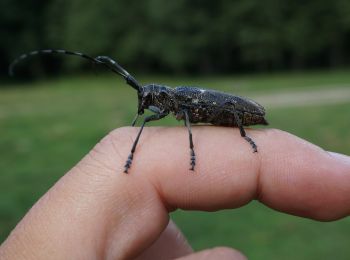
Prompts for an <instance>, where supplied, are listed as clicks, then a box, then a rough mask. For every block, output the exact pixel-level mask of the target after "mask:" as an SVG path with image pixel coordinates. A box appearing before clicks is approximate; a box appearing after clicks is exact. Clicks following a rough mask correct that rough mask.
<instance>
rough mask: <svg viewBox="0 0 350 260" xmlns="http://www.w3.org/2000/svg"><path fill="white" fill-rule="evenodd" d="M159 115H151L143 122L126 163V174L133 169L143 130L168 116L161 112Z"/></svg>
mask: <svg viewBox="0 0 350 260" xmlns="http://www.w3.org/2000/svg"><path fill="white" fill-rule="evenodd" d="M158 112H159V113H157V114H154V115H150V116H147V117H145V119H144V120H143V123H142V125H141V128H140V131H139V133H138V134H137V137H136V139H135V141H134V143H133V145H132V148H131V152H130V155H129V156H128V159H127V160H126V163H125V166H124V172H125V173H128V170H129V168H130V167H131V164H132V159H133V158H134V152H135V150H136V146H137V143H138V142H139V139H140V136H141V133H142V131H143V128H144V127H145V125H146V123H147V122H150V121H156V120H159V119H161V118H163V117H165V116H167V115H168V113H161V112H160V111H158Z"/></svg>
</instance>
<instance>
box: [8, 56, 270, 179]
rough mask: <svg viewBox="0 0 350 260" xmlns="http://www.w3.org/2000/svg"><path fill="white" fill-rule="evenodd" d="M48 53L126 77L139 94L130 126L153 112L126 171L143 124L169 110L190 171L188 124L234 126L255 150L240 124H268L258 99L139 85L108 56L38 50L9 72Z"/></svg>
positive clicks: (182, 88) (208, 91)
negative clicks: (185, 141)
mask: <svg viewBox="0 0 350 260" xmlns="http://www.w3.org/2000/svg"><path fill="white" fill-rule="evenodd" d="M51 53H59V54H68V55H77V56H80V57H83V58H85V59H88V60H90V61H92V62H93V63H97V64H102V65H105V66H106V67H108V68H109V69H110V70H112V71H113V72H115V73H118V74H120V75H121V76H122V77H123V78H124V79H125V80H126V82H127V84H129V85H130V86H131V87H133V88H134V89H136V90H137V94H138V110H137V114H136V116H135V118H134V120H133V122H132V126H134V125H135V123H136V121H137V119H138V116H139V115H142V114H143V113H144V110H145V109H148V110H150V111H152V112H153V113H154V114H153V115H150V116H147V117H145V119H144V120H143V123H142V125H141V128H140V130H139V132H138V135H137V137H136V139H135V141H134V143H133V146H132V148H131V153H130V155H129V157H128V159H127V161H126V164H125V169H124V172H125V173H127V172H128V170H129V168H130V166H131V164H132V160H133V157H134V152H135V149H136V146H137V143H138V141H139V138H140V135H141V133H142V130H143V128H144V126H145V124H146V123H147V122H149V121H155V120H159V119H161V118H163V117H165V116H167V115H168V114H169V113H173V114H174V115H175V117H176V119H177V120H184V122H185V126H186V127H187V129H188V133H189V141H190V152H191V161H190V165H191V168H190V170H192V171H193V170H194V166H195V164H196V156H195V153H194V146H193V140H192V132H191V123H193V124H196V123H209V124H212V125H217V126H236V127H238V128H239V130H240V134H241V136H242V137H243V138H244V139H245V140H247V142H248V143H249V144H250V145H251V147H252V148H253V151H254V152H257V146H256V144H255V143H254V141H253V140H252V139H251V138H250V137H248V136H247V135H246V133H245V131H244V128H243V126H250V125H257V124H261V125H267V124H268V123H267V121H266V120H265V118H264V116H265V109H264V107H263V106H261V105H260V104H258V103H257V102H255V101H253V100H251V99H248V98H245V97H240V96H235V95H232V94H228V93H223V92H219V91H216V90H207V89H202V88H198V87H187V86H181V87H176V88H171V87H168V86H165V85H159V84H149V85H145V86H142V85H140V84H139V83H138V82H137V81H136V79H135V78H134V77H133V76H131V75H130V74H129V73H128V72H127V71H126V70H125V69H124V68H123V67H121V66H120V65H119V64H118V63H117V62H116V61H114V60H113V59H111V58H110V57H108V56H98V57H96V58H93V57H91V56H88V55H86V54H83V53H80V52H72V51H66V50H51V49H49V50H38V51H32V52H30V53H28V54H23V55H21V56H20V57H18V58H17V59H16V60H14V61H13V62H12V63H11V65H10V67H9V73H10V75H13V69H14V67H15V65H16V64H17V63H18V62H19V61H21V60H23V59H25V58H27V57H28V56H33V55H37V54H51Z"/></svg>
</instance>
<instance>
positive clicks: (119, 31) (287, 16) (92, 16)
mask: <svg viewBox="0 0 350 260" xmlns="http://www.w3.org/2000/svg"><path fill="white" fill-rule="evenodd" d="M0 38H1V41H0V57H1V60H0V68H1V72H2V74H3V72H4V71H6V67H7V65H8V63H9V62H10V61H11V60H12V59H13V58H14V57H16V56H17V55H18V54H21V53H23V52H26V51H30V50H35V49H39V48H59V49H61V48H64V49H69V50H77V51H82V52H86V53H88V54H90V55H109V56H111V57H114V58H116V59H117V60H118V61H119V62H120V63H122V64H124V65H125V66H127V67H128V68H130V67H132V68H133V70H137V69H139V70H143V71H150V72H157V73H232V72H242V71H268V70H288V69H306V68H320V67H330V68H333V67H341V66H346V65H349V64H350V59H349V58H350V47H349V46H350V1H349V0H333V1H328V0H303V1H302V0H285V1H279V0H265V1H260V0H242V1H231V0H216V1H208V0H202V1H199V0H192V1H185V0H176V1H161V0H144V1H134V0H105V1H103V2H101V1H98V0H90V1H85V0H32V1H23V0H2V1H1V2H0ZM31 62H32V65H31V66H27V68H26V69H25V71H26V73H28V74H32V75H38V74H41V73H44V72H47V71H53V70H55V69H57V68H60V69H62V70H66V71H74V70H77V69H84V68H85V67H86V62H82V61H80V60H79V59H73V58H69V59H67V58H65V59H62V57H61V58H59V57H55V58H54V59H51V58H47V57H46V58H38V59H34V60H33V61H31ZM33 63H34V64H33ZM34 65H35V66H34ZM36 65H38V66H36ZM39 65H42V66H39ZM22 69H23V68H22Z"/></svg>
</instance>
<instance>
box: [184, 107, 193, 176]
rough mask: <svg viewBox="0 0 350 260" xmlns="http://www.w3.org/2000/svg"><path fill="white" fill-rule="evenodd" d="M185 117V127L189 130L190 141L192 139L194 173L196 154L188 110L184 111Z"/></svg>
mask: <svg viewBox="0 0 350 260" xmlns="http://www.w3.org/2000/svg"><path fill="white" fill-rule="evenodd" d="M183 113H184V115H185V120H184V121H185V126H186V127H187V129H188V134H189V139H190V149H191V163H190V164H191V169H190V170H191V171H194V166H195V165H196V154H195V153H194V149H193V148H194V146H193V140H192V131H191V123H190V119H189V116H188V113H187V111H186V110H184V111H183Z"/></svg>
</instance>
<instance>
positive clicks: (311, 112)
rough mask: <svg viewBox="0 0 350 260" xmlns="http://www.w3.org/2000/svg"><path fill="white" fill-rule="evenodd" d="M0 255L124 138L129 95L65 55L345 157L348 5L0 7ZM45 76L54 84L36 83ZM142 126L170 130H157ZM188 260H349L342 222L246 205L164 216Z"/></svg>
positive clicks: (58, 2) (349, 107)
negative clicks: (94, 154)
mask: <svg viewBox="0 0 350 260" xmlns="http://www.w3.org/2000/svg"><path fill="white" fill-rule="evenodd" d="M0 38H1V41H0V58H1V59H0V77H1V78H0V133H1V135H0V191H1V193H0V194H1V196H0V242H1V241H3V240H4V239H5V238H6V237H7V235H8V234H9V232H10V231H11V229H13V227H14V226H15V224H16V223H17V222H18V221H19V220H20V218H21V217H23V215H24V214H25V213H26V211H27V210H28V209H29V208H30V207H31V206H32V205H33V203H34V202H35V201H36V200H37V199H38V198H39V197H40V196H42V194H44V193H45V192H46V191H47V190H48V189H49V187H51V186H52V185H53V184H54V183H55V182H56V181H57V180H58V179H59V178H60V177H61V176H62V175H63V174H64V173H65V172H66V171H67V170H69V169H70V168H71V167H72V166H73V165H75V163H76V162H77V161H79V160H80V158H82V156H84V155H85V154H86V153H87V152H88V151H89V150H90V149H91V148H92V147H93V146H94V144H96V143H97V142H98V141H99V140H100V139H101V138H102V137H103V136H104V135H106V134H107V133H108V132H109V131H110V130H112V129H114V128H116V127H121V126H124V125H129V124H130V122H131V120H132V118H133V116H134V113H135V111H136V105H137V97H136V93H135V92H134V90H133V89H132V88H130V87H128V86H127V85H125V84H124V82H123V80H122V79H121V78H119V77H118V76H116V75H113V74H112V75H111V74H107V73H98V75H94V73H93V72H94V71H93V70H92V69H91V68H90V66H89V64H87V63H86V62H85V61H81V60H80V59H79V58H76V57H61V56H52V57H44V58H43V57H37V58H33V59H31V60H28V61H23V62H22V63H21V64H19V67H18V69H17V75H18V76H17V78H16V79H9V78H8V77H7V76H6V73H7V66H8V64H9V62H10V61H11V60H12V59H13V58H14V57H16V56H17V55H18V54H21V53H23V52H27V51H31V50H33V49H40V48H65V49H70V50H77V51H83V52H87V53H88V54H91V55H109V56H111V57H114V58H116V59H118V61H120V63H122V64H123V65H125V67H126V68H127V69H128V70H129V72H132V73H133V74H134V75H135V76H136V77H137V79H138V80H139V81H140V82H142V83H149V82H159V83H162V84H167V85H170V86H177V85H197V86H203V87H207V88H212V89H219V90H223V91H226V92H230V93H236V94H239V95H243V96H249V97H252V98H254V99H256V100H257V101H259V102H261V103H262V104H263V105H264V106H265V107H266V108H267V119H268V121H269V122H270V123H271V127H274V128H280V129H283V130H285V131H288V132H291V133H293V134H295V135H298V136H300V137H302V138H304V139H306V140H309V141H311V142H313V143H315V144H317V145H319V146H321V147H322V148H324V149H326V150H332V151H337V152H341V153H345V154H350V131H349V115H350V94H349V93H350V68H349V64H350V59H349V58H350V57H349V56H350V47H349V46H350V45H349V44H350V2H349V1H348V0H334V1H332V2H329V1H323V0H319V1H283V2H282V1H272V0H268V1H263V2H262V1H256V0H252V1H214V2H213V1H182V0H179V1H173V2H164V1H159V0H147V1H142V2H136V1H131V0H128V1H125V0H114V1H105V2H103V3H101V2H98V1H96V0H95V1H89V2H86V1H81V0H74V1H72V0H71V1H67V0H50V1H41V0H36V1H31V2H25V1H19V0H11V1H9V0H2V1H1V2H0ZM47 75H51V76H52V75H56V76H59V77H54V78H53V77H48V76H47ZM151 125H170V126H171V125H182V123H181V122H177V121H176V120H175V119H174V118H172V117H169V118H166V119H164V120H162V121H160V122H156V123H152V124H151ZM172 217H173V218H174V220H175V221H176V223H177V224H178V225H179V226H180V227H181V228H182V229H183V231H184V233H185V234H186V236H187V237H188V239H189V241H190V243H191V244H192V245H193V247H194V248H195V249H197V250H199V249H203V248H206V247H211V246H216V245H226V246H231V247H235V248H237V249H240V250H242V251H243V252H244V253H245V254H246V255H247V256H248V257H250V258H251V259H349V258H350V246H349V241H350V219H349V218H346V219H343V220H340V221H336V222H331V223H320V222H316V221H312V220H307V219H302V218H298V217H294V216H288V215H286V214H283V213H278V212H274V211H272V210H270V209H268V208H266V207H265V206H263V205H261V204H259V203H257V202H253V203H251V204H250V205H248V206H246V207H244V208H241V209H236V210H225V211H221V212H215V213H203V212H190V211H189V212H185V211H181V210H178V211H176V212H174V213H172Z"/></svg>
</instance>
